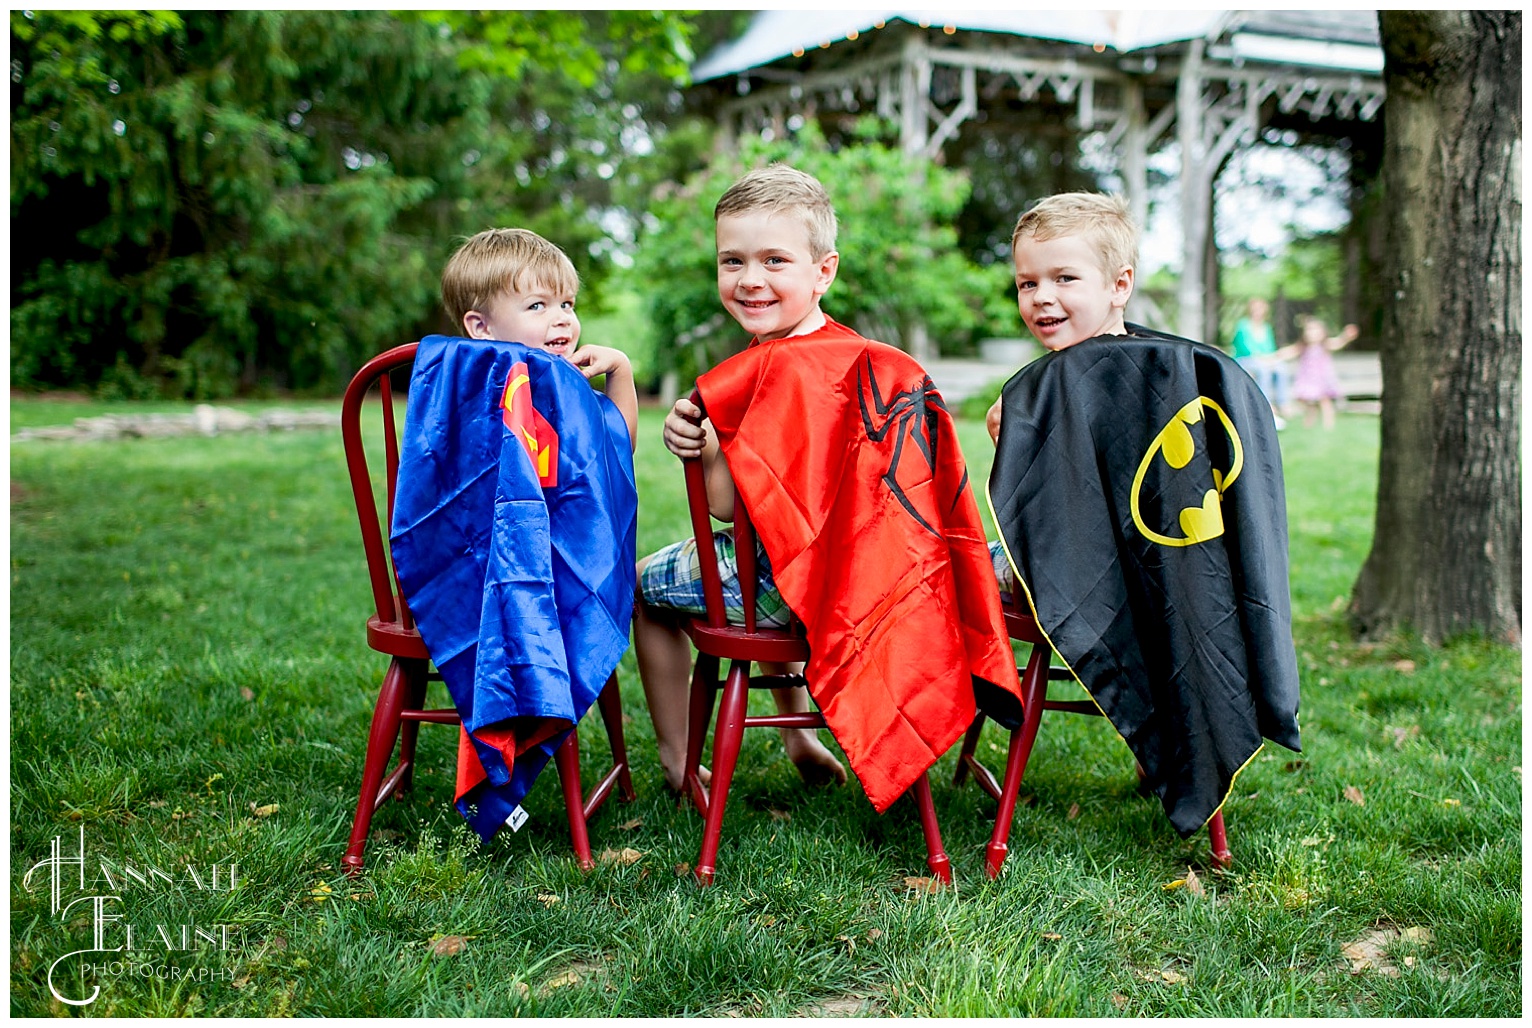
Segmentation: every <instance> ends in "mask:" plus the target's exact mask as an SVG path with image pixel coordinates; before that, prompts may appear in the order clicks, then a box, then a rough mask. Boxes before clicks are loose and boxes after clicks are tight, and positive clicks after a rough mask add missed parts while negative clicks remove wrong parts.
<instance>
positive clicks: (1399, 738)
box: [1388, 725, 1420, 750]
mask: <svg viewBox="0 0 1532 1028" xmlns="http://www.w3.org/2000/svg"><path fill="white" fill-rule="evenodd" d="M1388 734H1389V735H1392V736H1393V737H1394V749H1396V750H1402V749H1404V744H1405V743H1407V742H1409V741H1410V740H1411V739H1413V738H1415V737H1416V736H1417V735H1419V734H1420V726H1419V725H1410V726H1409V727H1408V728H1390V729H1389V730H1388Z"/></svg>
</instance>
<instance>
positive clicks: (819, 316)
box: [760, 303, 830, 342]
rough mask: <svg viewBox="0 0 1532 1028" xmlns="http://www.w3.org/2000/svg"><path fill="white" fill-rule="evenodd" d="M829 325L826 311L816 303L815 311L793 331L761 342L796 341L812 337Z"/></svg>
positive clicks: (795, 326) (810, 312)
mask: <svg viewBox="0 0 1532 1028" xmlns="http://www.w3.org/2000/svg"><path fill="white" fill-rule="evenodd" d="M829 323H830V319H829V317H828V316H827V315H826V314H825V312H824V311H822V310H820V308H819V305H818V304H817V303H816V304H815V305H814V309H813V310H811V311H809V313H808V314H807V315H805V316H804V318H803V320H802V321H800V322H798V324H796V325H794V326H793V328H792V331H790V332H786V333H784V334H782V335H780V336H773V337H772V339H769V340H768V339H762V340H760V342H772V341H774V340H776V339H794V338H796V337H798V336H806V335H812V334H813V333H815V332H818V331H819V330H820V329H822V328H824V327H825V326H826V325H828V324H829Z"/></svg>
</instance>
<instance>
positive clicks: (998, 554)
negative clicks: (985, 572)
mask: <svg viewBox="0 0 1532 1028" xmlns="http://www.w3.org/2000/svg"><path fill="white" fill-rule="evenodd" d="M989 563H990V567H992V568H994V569H995V581H997V582H999V583H1000V602H1001V603H1010V602H1011V562H1010V561H1008V560H1006V559H1005V547H1004V546H1002V545H1001V544H1000V540H998V539H991V540H990V543H989Z"/></svg>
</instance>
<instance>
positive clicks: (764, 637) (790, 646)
mask: <svg viewBox="0 0 1532 1028" xmlns="http://www.w3.org/2000/svg"><path fill="white" fill-rule="evenodd" d="M685 627H686V634H687V635H689V636H690V637H691V640H692V645H694V646H696V647H697V649H699V650H703V651H704V652H707V653H711V654H713V656H715V657H721V658H723V659H724V660H770V661H779V662H781V663H784V664H787V663H792V662H794V661H806V660H808V659H809V644H808V641H807V640H806V639H804V638H803V636H801V635H797V634H795V633H793V632H783V631H774V630H772V629H765V628H758V629H756V630H755V631H754V632H747V631H745V629H744V628H743V627H741V626H739V625H724V626H723V627H721V628H719V627H715V626H713V625H709V624H708V623H707V622H706V621H701V620H693V621H691V622H689V623H688V624H687V625H686V626H685Z"/></svg>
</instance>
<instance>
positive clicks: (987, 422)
mask: <svg viewBox="0 0 1532 1028" xmlns="http://www.w3.org/2000/svg"><path fill="white" fill-rule="evenodd" d="M1000 400H1001V398H1000V397H998V396H997V397H995V402H994V403H993V404H991V405H990V408H989V410H987V411H985V412H984V427H985V428H987V429H989V441H990V442H992V443H999V442H1000Z"/></svg>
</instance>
